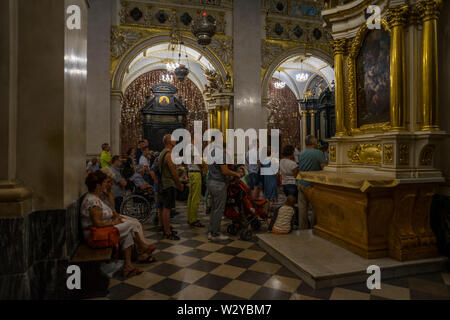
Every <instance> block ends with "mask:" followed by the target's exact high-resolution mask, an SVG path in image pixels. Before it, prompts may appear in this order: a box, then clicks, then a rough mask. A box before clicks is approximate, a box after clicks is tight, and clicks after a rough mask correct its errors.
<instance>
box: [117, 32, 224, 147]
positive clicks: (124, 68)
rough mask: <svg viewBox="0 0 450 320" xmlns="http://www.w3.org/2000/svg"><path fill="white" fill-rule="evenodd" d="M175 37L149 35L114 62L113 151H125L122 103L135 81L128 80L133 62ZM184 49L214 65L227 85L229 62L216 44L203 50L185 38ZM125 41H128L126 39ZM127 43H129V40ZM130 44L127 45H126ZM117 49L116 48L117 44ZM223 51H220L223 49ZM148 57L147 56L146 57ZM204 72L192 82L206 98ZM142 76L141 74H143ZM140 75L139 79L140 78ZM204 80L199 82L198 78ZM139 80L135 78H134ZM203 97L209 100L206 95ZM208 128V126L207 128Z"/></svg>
mask: <svg viewBox="0 0 450 320" xmlns="http://www.w3.org/2000/svg"><path fill="white" fill-rule="evenodd" d="M118 32H123V33H125V34H126V33H127V32H128V33H130V32H131V33H132V32H133V30H119V31H118ZM125 34H124V35H123V38H124V39H125V38H126V35H125ZM172 40H173V38H172V37H171V35H170V34H169V33H167V34H164V33H160V34H157V35H154V36H151V35H150V36H148V37H146V38H145V39H143V40H136V41H135V42H134V44H133V45H131V46H130V48H128V49H124V50H122V51H121V52H126V53H123V55H121V56H118V57H116V59H115V60H114V59H113V62H112V73H111V146H112V150H121V151H123V150H122V148H121V146H120V134H121V125H120V119H121V115H122V103H123V101H124V98H125V97H124V93H125V91H126V89H127V87H128V85H129V84H130V82H131V81H128V82H127V81H126V77H127V73H128V72H129V71H130V70H129V68H130V64H131V63H133V61H135V60H136V58H138V57H139V56H140V55H143V54H144V53H145V52H147V50H150V49H151V48H153V47H156V46H162V45H167V46H168V45H169V44H170V43H172V42H171V41H172ZM181 40H182V46H183V47H185V48H189V49H190V50H193V51H195V52H197V53H198V56H199V57H201V59H204V60H206V61H207V62H208V64H209V65H210V66H211V68H212V69H213V70H214V72H215V73H216V74H217V76H218V80H220V81H221V82H222V83H225V82H226V81H227V75H228V71H227V70H228V69H227V68H228V67H229V66H228V62H227V63H224V62H223V61H226V59H225V58H219V57H222V56H223V55H224V54H223V52H222V54H220V53H218V52H216V51H213V50H212V49H211V48H215V46H214V45H213V44H212V45H211V46H210V47H211V48H210V47H208V48H202V47H200V46H199V45H198V44H197V42H196V40H195V39H193V38H190V37H189V36H186V35H182V36H181ZM124 41H125V40H124ZM125 42H126V41H125ZM125 45H126V43H125ZM113 47H114V45H113ZM219 51H220V50H219ZM144 55H145V54H144ZM162 68H164V66H161V65H160V66H155V68H153V69H150V70H146V71H152V70H157V69H162ZM143 73H144V71H142V73H141V74H143ZM200 73H202V71H201V70H197V71H196V76H195V79H192V80H193V81H194V82H195V83H196V85H197V87H199V88H200V90H201V93H202V95H204V92H203V90H204V89H206V83H207V82H206V78H205V76H204V74H201V75H200ZM141 74H139V75H141ZM192 74H193V72H192V73H191V75H192ZM139 75H137V76H136V78H137V77H138V76H139ZM200 77H203V80H199V79H198V78H200ZM132 80H135V79H132ZM203 98H205V97H204V96H203ZM205 127H207V126H205Z"/></svg>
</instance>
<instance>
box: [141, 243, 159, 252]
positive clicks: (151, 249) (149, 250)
mask: <svg viewBox="0 0 450 320" xmlns="http://www.w3.org/2000/svg"><path fill="white" fill-rule="evenodd" d="M156 249H157V248H156V247H155V246H152V245H151V244H149V245H148V247H147V249H146V250H145V251H144V252H143V253H148V254H152V253H153V252H154V251H155V250H156Z"/></svg>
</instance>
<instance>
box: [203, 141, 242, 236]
mask: <svg viewBox="0 0 450 320" xmlns="http://www.w3.org/2000/svg"><path fill="white" fill-rule="evenodd" d="M216 152H218V153H219V154H221V155H223V156H222V157H223V164H216V163H214V164H210V165H208V169H209V176H208V184H207V188H208V191H209V193H210V194H211V202H212V205H211V213H210V218H209V230H208V240H210V241H226V240H228V239H229V237H228V236H226V235H223V234H221V233H220V224H221V222H222V217H223V214H224V213H225V205H226V202H227V182H228V179H227V177H236V178H238V179H240V178H242V174H241V173H238V172H234V171H232V170H230V169H229V168H228V165H227V156H226V144H224V146H223V147H222V148H221V147H217V146H216V147H215V148H214V150H213V151H212V152H211V153H212V154H211V155H212V156H213V157H215V153H216Z"/></svg>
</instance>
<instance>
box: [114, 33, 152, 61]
mask: <svg viewBox="0 0 450 320" xmlns="http://www.w3.org/2000/svg"><path fill="white" fill-rule="evenodd" d="M143 36H144V35H143V33H142V32H139V31H137V30H129V29H120V28H113V29H112V30H111V57H112V58H113V59H118V58H120V57H121V56H123V55H124V54H125V52H127V50H128V49H130V48H131V47H132V46H133V45H134V44H135V43H137V42H138V41H139V40H141V39H142V38H143Z"/></svg>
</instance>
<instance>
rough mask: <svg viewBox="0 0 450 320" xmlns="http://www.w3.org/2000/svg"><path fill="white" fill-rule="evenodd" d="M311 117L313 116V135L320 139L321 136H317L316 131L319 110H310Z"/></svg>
mask: <svg viewBox="0 0 450 320" xmlns="http://www.w3.org/2000/svg"><path fill="white" fill-rule="evenodd" d="M309 113H310V118H311V135H312V136H314V137H316V138H317V139H319V138H320V137H318V136H317V132H316V113H317V111H315V110H311V111H310V112H309Z"/></svg>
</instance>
